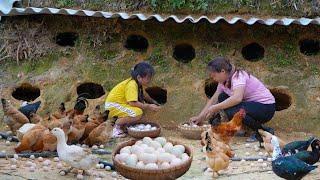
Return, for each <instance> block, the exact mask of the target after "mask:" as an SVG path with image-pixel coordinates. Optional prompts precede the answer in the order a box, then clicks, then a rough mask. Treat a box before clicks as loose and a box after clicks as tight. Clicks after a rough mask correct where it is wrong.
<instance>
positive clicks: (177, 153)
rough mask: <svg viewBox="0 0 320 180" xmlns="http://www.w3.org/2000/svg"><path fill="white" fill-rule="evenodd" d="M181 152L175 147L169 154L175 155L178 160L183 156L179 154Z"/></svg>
mask: <svg viewBox="0 0 320 180" xmlns="http://www.w3.org/2000/svg"><path fill="white" fill-rule="evenodd" d="M181 151H182V149H180V148H179V147H177V146H174V147H173V148H172V149H171V151H170V153H171V154H173V155H175V156H176V157H177V158H180V157H181V155H182V154H183V152H184V151H183V152H181Z"/></svg>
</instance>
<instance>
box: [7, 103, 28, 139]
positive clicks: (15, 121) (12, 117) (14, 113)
mask: <svg viewBox="0 0 320 180" xmlns="http://www.w3.org/2000/svg"><path fill="white" fill-rule="evenodd" d="M1 102H2V107H3V112H4V115H5V116H4V119H3V120H4V122H5V123H6V124H7V125H8V126H9V128H10V130H11V131H12V132H13V133H14V134H16V131H17V130H18V129H19V128H20V127H21V126H22V125H23V124H25V123H29V119H28V118H27V117H26V116H25V115H24V114H23V113H22V112H20V111H19V110H18V109H16V108H15V107H13V106H12V105H11V104H10V103H9V102H8V101H7V100H5V99H3V98H1Z"/></svg>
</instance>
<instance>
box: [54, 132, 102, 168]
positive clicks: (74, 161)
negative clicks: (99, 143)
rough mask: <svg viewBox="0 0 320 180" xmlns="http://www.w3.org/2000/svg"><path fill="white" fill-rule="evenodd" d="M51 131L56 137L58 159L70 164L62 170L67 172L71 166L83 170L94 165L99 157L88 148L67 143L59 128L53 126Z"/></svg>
mask: <svg viewBox="0 0 320 180" xmlns="http://www.w3.org/2000/svg"><path fill="white" fill-rule="evenodd" d="M51 133H52V134H53V135H54V136H55V137H56V138H57V153H58V156H59V159H60V160H62V161H64V162H65V163H67V164H68V165H70V166H71V168H69V169H68V170H64V172H65V173H66V174H67V173H68V172H70V171H71V170H72V169H73V168H77V169H80V170H83V171H84V173H85V171H87V170H89V169H91V168H92V167H94V166H96V165H97V163H98V162H99V159H98V158H97V157H96V156H95V155H93V154H92V153H91V151H90V150H89V149H84V148H82V147H79V146H76V145H68V144H67V141H66V137H65V134H64V132H63V130H62V129H60V128H53V129H52V130H51Z"/></svg>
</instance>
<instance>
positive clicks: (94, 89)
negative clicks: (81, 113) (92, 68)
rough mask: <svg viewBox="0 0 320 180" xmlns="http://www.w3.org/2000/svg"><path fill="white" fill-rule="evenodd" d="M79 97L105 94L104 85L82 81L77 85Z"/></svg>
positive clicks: (88, 97) (90, 97)
mask: <svg viewBox="0 0 320 180" xmlns="http://www.w3.org/2000/svg"><path fill="white" fill-rule="evenodd" d="M77 94H78V97H84V98H86V99H96V98H99V97H101V96H103V95H104V94H105V91H104V89H103V87H102V86H101V85H100V84H96V83H91V82H89V83H82V84H80V85H79V86H78V87H77Z"/></svg>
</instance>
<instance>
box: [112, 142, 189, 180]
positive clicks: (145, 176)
mask: <svg viewBox="0 0 320 180" xmlns="http://www.w3.org/2000/svg"><path fill="white" fill-rule="evenodd" d="M136 141H137V140H129V141H126V142H123V143H121V144H119V145H118V146H117V147H116V148H115V150H114V151H113V153H112V161H113V165H114V167H115V169H116V171H117V172H118V173H119V174H121V175H122V176H124V177H125V178H128V179H133V180H135V179H137V180H150V179H152V180H170V179H177V178H178V177H180V176H182V175H183V174H185V173H186V172H187V171H188V170H189V168H190V166H191V163H192V158H193V156H192V152H191V149H190V148H189V147H187V146H185V145H184V147H185V152H186V153H187V154H188V155H189V157H190V158H189V160H187V161H185V162H184V163H182V164H180V165H179V166H175V167H173V168H168V169H155V170H148V169H138V168H133V167H129V166H127V165H124V164H122V163H121V162H119V161H118V160H116V159H115V156H116V154H119V152H120V150H121V148H123V147H125V146H131V145H134V144H135V142H136ZM170 142H171V143H172V144H173V145H176V144H179V143H177V142H172V141H170Z"/></svg>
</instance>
